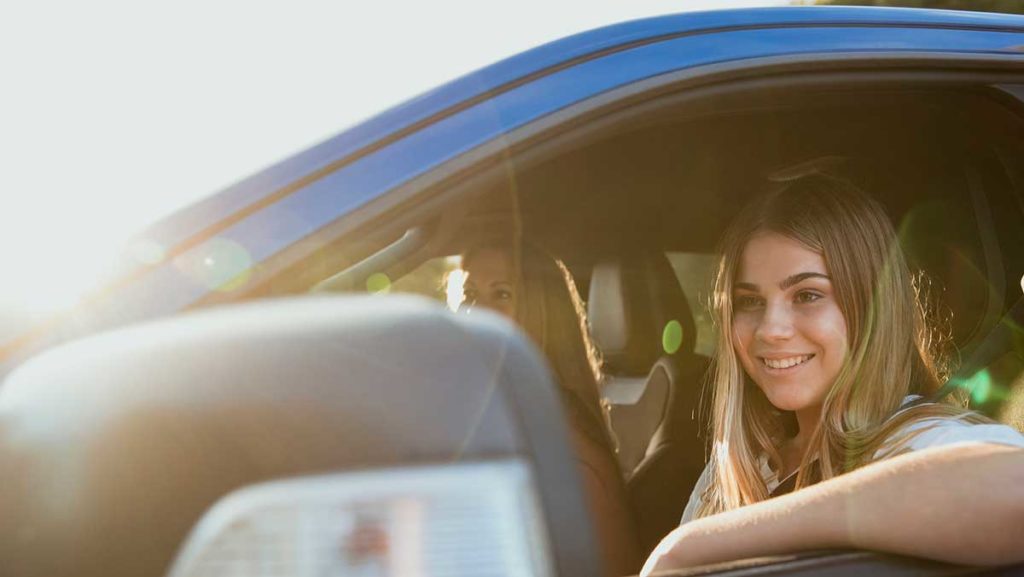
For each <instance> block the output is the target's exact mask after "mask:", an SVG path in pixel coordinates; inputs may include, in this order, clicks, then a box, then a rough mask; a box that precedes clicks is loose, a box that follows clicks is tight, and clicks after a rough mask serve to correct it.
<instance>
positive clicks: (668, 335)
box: [661, 319, 683, 355]
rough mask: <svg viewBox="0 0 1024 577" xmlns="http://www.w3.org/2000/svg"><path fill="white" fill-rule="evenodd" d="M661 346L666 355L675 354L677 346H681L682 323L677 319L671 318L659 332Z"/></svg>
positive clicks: (677, 349)
mask: <svg viewBox="0 0 1024 577" xmlns="http://www.w3.org/2000/svg"><path fill="white" fill-rule="evenodd" d="M661 346H662V348H663V349H665V354H668V355H674V354H676V352H678V351H679V347H681V346H683V325H681V324H680V323H679V321H677V320H675V319H673V320H670V321H669V322H668V324H666V325H665V330H663V331H662V332H661Z"/></svg>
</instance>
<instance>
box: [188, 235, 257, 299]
mask: <svg viewBox="0 0 1024 577" xmlns="http://www.w3.org/2000/svg"><path fill="white" fill-rule="evenodd" d="M174 264H175V266H176V267H177V268H178V270H179V271H181V272H182V273H183V274H185V275H186V276H188V277H189V278H191V279H192V280H193V281H195V282H197V283H199V284H201V285H203V286H205V287H207V288H209V289H213V290H218V291H233V290H236V289H238V288H240V287H241V286H243V285H245V283H246V282H248V280H249V278H250V277H251V276H252V265H253V262H252V256H250V254H249V251H248V250H246V249H245V247H244V246H242V245H241V244H239V243H237V242H235V241H233V240H230V239H226V238H214V239H211V240H209V241H207V242H205V243H203V244H202V245H200V246H198V247H196V248H195V249H193V250H190V251H188V252H186V253H185V254H183V255H181V256H179V257H178V258H176V259H174Z"/></svg>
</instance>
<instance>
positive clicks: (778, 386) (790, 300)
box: [732, 232, 847, 412]
mask: <svg viewBox="0 0 1024 577" xmlns="http://www.w3.org/2000/svg"><path fill="white" fill-rule="evenodd" d="M732 296H733V346H734V347H735V349H736V354H737V356H738V357H739V359H740V362H741V363H742V364H743V368H744V369H745V370H746V372H747V374H748V375H749V376H750V378H751V379H753V381H754V382H755V383H757V386H758V387H760V388H761V390H762V391H764V393H765V396H767V397H768V401H769V402H771V404H772V405H774V406H775V407H776V408H778V409H781V410H785V411H798V412H800V411H806V410H808V409H820V407H821V404H822V402H823V401H824V399H825V395H826V394H827V393H828V390H829V388H830V387H831V386H832V383H833V382H834V381H835V379H836V376H837V375H838V374H839V369H840V367H842V364H843V360H844V358H845V356H846V350H847V337H846V320H845V319H844V318H843V314H842V312H841V311H840V309H839V303H838V302H837V301H836V297H835V293H834V291H833V288H832V281H831V280H830V279H829V277H828V271H827V270H826V268H825V260H824V258H823V257H822V255H821V254H819V253H817V252H814V251H813V250H810V249H809V248H807V247H806V246H804V245H803V244H801V243H800V242H798V241H796V240H793V239H791V238H789V237H786V236H783V235H780V234H777V233H771V232H765V233H759V234H756V235H755V236H754V237H752V238H751V239H750V241H749V242H748V243H747V246H746V247H745V248H744V250H743V255H742V257H741V259H740V267H739V271H738V273H737V275H736V282H735V283H734V291H733V295H732Z"/></svg>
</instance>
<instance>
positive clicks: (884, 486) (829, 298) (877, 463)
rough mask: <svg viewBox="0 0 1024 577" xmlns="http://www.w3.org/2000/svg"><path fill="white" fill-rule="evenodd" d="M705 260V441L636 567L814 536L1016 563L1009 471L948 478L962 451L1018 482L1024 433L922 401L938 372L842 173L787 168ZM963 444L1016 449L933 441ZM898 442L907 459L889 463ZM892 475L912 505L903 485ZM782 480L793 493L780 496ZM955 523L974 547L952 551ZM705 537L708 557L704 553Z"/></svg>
mask: <svg viewBox="0 0 1024 577" xmlns="http://www.w3.org/2000/svg"><path fill="white" fill-rule="evenodd" d="M721 253H722V259H721V264H720V266H719V269H718V275H717V279H716V286H715V312H716V315H717V320H718V322H719V323H720V326H721V328H722V330H721V332H720V339H719V348H718V351H717V358H716V369H715V373H714V375H713V385H714V401H713V408H712V418H713V426H714V438H713V440H714V446H715V447H714V450H713V451H712V455H711V461H710V462H709V464H708V466H707V468H706V470H705V472H704V474H703V475H702V476H701V479H700V481H699V482H698V483H697V486H696V487H695V488H694V490H693V493H692V495H691V498H690V501H689V503H688V505H687V507H686V511H685V513H684V514H683V523H684V525H683V526H682V527H680V528H679V529H677V530H676V531H675V532H673V533H672V534H670V535H669V536H668V537H667V538H666V539H665V540H664V541H663V542H662V543H661V544H660V545H659V546H658V548H657V549H656V550H655V552H654V554H653V555H652V556H651V558H650V559H649V560H648V563H647V565H646V566H645V574H649V573H650V572H651V571H655V570H661V569H666V568H671V567H679V566H686V565H691V564H701V563H710V562H715V561H725V560H728V559H735V558H740V557H743V556H757V555H766V554H772V553H783V552H789V551H794V550H802V549H809V548H815V547H869V548H873V549H878V550H883V551H889V552H894V553H903V554H913V555H918V556H924V557H931V558H935V559H941V560H945V561H952V562H959V563H971V564H989V563H1001V562H1007V561H1012V560H1019V559H1020V558H1021V557H1020V552H1019V547H1018V546H1019V538H1020V536H1021V535H1020V533H1019V518H1015V515H1017V514H1018V513H1016V512H1012V511H1014V508H1015V507H1016V508H1017V511H1019V504H1017V503H1016V502H1015V499H1016V498H1017V497H1016V496H1015V495H1016V494H1019V491H1020V489H1019V487H1018V486H1017V483H1016V481H1015V479H1014V475H1003V476H995V477H988V479H989V483H988V484H987V485H984V484H977V485H975V486H966V487H965V486H964V485H960V486H958V485H957V484H956V483H957V482H961V483H962V480H960V479H956V480H955V479H954V477H955V476H958V475H961V474H962V471H963V469H964V467H965V459H966V458H967V457H970V458H971V459H972V460H975V459H980V461H975V462H974V463H972V464H971V465H970V467H994V470H1004V469H1006V470H1010V471H1012V470H1014V468H1016V469H1017V470H1018V473H1017V475H1018V476H1019V471H1020V467H1021V466H1022V465H1024V463H1022V459H1024V452H1022V451H1021V448H1024V436H1022V435H1021V434H1020V433H1018V432H1016V431H1014V430H1013V429H1011V428H1009V427H1007V426H1005V425H997V424H994V423H993V422H992V421H990V420H988V419H986V418H984V417H982V416H980V415H978V414H975V413H971V412H968V411H966V410H965V409H962V408H959V407H957V406H956V404H955V403H953V402H952V401H949V400H946V399H940V398H938V397H937V392H938V390H939V385H940V383H941V382H942V381H943V380H944V377H945V375H942V374H941V372H940V371H939V370H938V368H937V367H939V366H943V365H942V363H938V362H936V353H935V352H934V351H932V350H930V346H929V345H930V344H931V343H932V342H933V341H931V340H930V339H929V336H930V335H929V330H928V327H927V325H926V323H925V319H924V318H923V314H922V309H921V307H919V305H918V302H917V294H916V291H915V288H914V284H913V282H912V278H913V277H912V276H911V274H910V269H909V267H908V265H907V263H906V260H905V258H904V256H903V254H902V251H901V250H900V248H899V245H898V244H897V238H896V234H895V231H894V230H893V227H892V225H891V223H890V221H889V220H888V218H887V216H886V214H885V212H884V209H883V208H882V207H881V206H880V205H879V204H878V203H877V202H876V201H874V200H873V199H872V198H870V197H869V196H867V195H866V194H865V193H863V192H862V191H860V190H859V189H857V188H856V187H854V186H853V185H852V184H850V183H848V182H846V181H844V180H840V179H838V178H833V177H831V176H826V175H822V174H812V175H806V176H801V177H798V178H794V179H792V180H790V181H789V182H786V183H785V184H783V185H782V186H781V187H779V188H777V189H775V190H773V191H770V192H768V193H767V194H763V195H761V196H760V197H759V198H757V199H756V200H755V201H754V202H753V203H752V204H750V205H749V206H748V207H747V208H746V209H745V210H744V211H743V212H741V213H740V215H739V216H738V217H737V218H736V220H735V221H734V222H733V224H732V225H731V226H730V228H729V230H728V231H727V232H726V235H725V238H724V240H723V243H722V251H721ZM963 442H970V443H975V444H984V445H1009V446H1011V447H1016V449H1007V448H1006V447H971V448H970V449H971V450H972V451H975V452H973V453H972V452H970V451H968V452H964V451H963V450H962V447H960V448H956V449H954V448H952V447H951V446H952V445H955V444H958V443H963ZM912 451H914V452H920V453H921V454H915V455H914V457H913V458H912V459H905V458H901V457H899V456H900V455H903V454H904V453H908V452H912ZM985 451H992V452H990V453H986V452H985ZM978 455H985V456H983V457H978ZM892 457H896V458H892ZM922 469H927V471H928V473H927V476H926V478H924V479H922V478H921V473H920V471H921V470H922ZM915 471H916V472H915ZM911 477H915V479H911ZM812 485H813V486H812ZM907 486H915V487H916V488H918V489H920V490H921V493H920V494H922V495H925V497H921V499H923V500H922V501H919V502H916V503H915V500H914V498H913V497H911V496H909V495H905V493H906V487H907ZM982 487H984V488H983V489H982ZM794 489H805V490H802V491H795V492H793V494H792V495H785V494H786V493H789V492H792V491H794ZM963 491H970V492H971V495H972V496H971V498H970V499H966V500H962V499H961V500H960V501H961V502H963V501H966V502H968V503H969V504H970V505H969V506H970V507H972V508H974V507H978V508H980V509H984V510H985V511H986V512H985V513H982V514H981V517H979V518H983V519H984V521H983V522H981V521H979V522H978V523H977V524H972V523H964V522H962V519H963V518H967V517H968V515H967V511H965V510H962V511H959V513H958V512H957V509H956V504H955V503H956V502H957V501H958V499H957V497H958V496H959V497H962V496H963V495H962V492H963ZM981 492H984V493H985V495H991V497H990V498H989V500H988V501H984V499H983V498H982V495H980V494H979V493H981ZM780 495H784V497H779V496H780ZM900 495H904V498H905V502H902V504H901V507H900V508H899V509H894V508H889V509H888V511H887V513H888V512H891V513H892V514H893V517H889V516H888V514H882V513H881V512H882V511H886V509H887V507H879V506H878V505H877V504H878V503H882V502H892V501H894V500H897V499H899V498H901V497H899V496H900ZM771 497H779V498H776V499H772V498H771ZM854 501H856V502H857V503H858V504H857V505H852V504H851V503H853V502H854ZM935 502H942V503H949V504H950V506H949V508H948V509H947V508H945V507H935V506H934V503H935ZM936 509H941V511H939V512H937V513H936V512H935V511H934V510H936ZM924 510H930V511H929V512H922V511H924ZM782 511H785V514H781V512H782ZM825 511H827V512H826V513H823V512H825ZM1005 511H1011V512H1012V513H1009V514H1007V513H1006V512H1005ZM891 518H898V519H900V527H899V529H891V526H892V523H891V522H890V520H891ZM953 519H958V521H957V522H958V524H957V525H956V527H957V528H959V529H958V530H954V529H953V528H952V527H950V523H951V521H952V520H953ZM907 526H916V527H920V528H921V530H920V531H907V530H906V527H907ZM1014 531H1016V532H1017V533H1016V534H1014ZM965 533H966V534H969V535H970V539H971V540H973V542H974V543H975V544H976V545H977V547H976V548H974V547H968V548H966V549H967V550H965V548H964V547H963V545H964V543H962V542H960V541H959V540H960V539H967V537H966V536H965V535H964V534H965ZM766 535H776V536H777V535H785V537H784V538H782V539H777V538H776V539H766V538H765V536H766ZM865 536H869V537H865ZM712 538H714V539H716V540H717V542H718V543H719V545H718V547H717V548H716V549H715V550H710V549H708V548H707V547H706V543H707V542H708V541H709V540H710V539H712ZM954 543H955V544H956V545H958V546H959V548H957V547H956V546H954Z"/></svg>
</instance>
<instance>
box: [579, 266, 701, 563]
mask: <svg viewBox="0 0 1024 577" xmlns="http://www.w3.org/2000/svg"><path fill="white" fill-rule="evenodd" d="M587 310H588V314H589V320H590V325H591V331H592V333H593V337H594V341H595V343H596V344H597V346H598V347H599V348H600V350H601V353H602V355H603V357H604V372H605V378H604V382H603V383H602V396H603V397H604V398H605V400H606V401H607V402H608V404H609V419H610V422H611V428H612V430H613V431H614V432H615V434H616V436H617V441H618V455H619V461H620V466H621V467H622V470H623V473H624V475H625V477H626V480H627V491H628V494H629V499H630V502H631V505H632V507H633V509H634V514H635V516H636V521H637V527H638V531H639V540H640V544H641V549H642V551H643V552H644V553H645V554H646V553H649V552H650V551H651V550H652V549H653V548H654V546H655V545H656V544H657V543H658V541H659V540H660V539H661V538H662V537H664V536H665V535H666V534H667V533H668V532H669V531H671V530H672V529H673V528H674V527H675V526H677V525H678V524H679V519H680V517H681V516H682V513H683V509H684V508H685V506H686V501H687V499H688V498H689V496H690V492H691V490H692V488H693V486H694V484H695V483H696V481H697V478H698V477H699V476H700V473H701V471H703V468H704V464H705V461H706V458H705V457H706V450H705V441H704V439H705V435H704V434H703V433H702V430H701V425H702V421H701V419H700V418H699V417H700V415H699V413H700V410H699V406H700V399H701V392H702V390H703V384H704V378H705V374H706V372H707V369H708V364H709V360H708V359H707V357H703V356H701V355H698V354H696V353H694V346H695V344H696V327H695V323H694V319H693V314H692V313H691V311H690V307H689V305H688V303H687V301H686V297H685V295H684V294H683V291H682V289H681V288H680V286H679V282H678V280H677V278H676V276H675V273H674V272H673V270H672V267H671V265H670V264H669V261H668V259H667V257H666V256H665V255H664V254H663V253H641V254H633V255H628V256H616V257H614V258H610V259H606V260H602V261H600V262H598V263H596V265H595V266H594V268H593V273H592V275H591V278H590V290H589V298H588V305H587ZM673 321H674V323H676V326H675V327H674V328H669V326H670V323H673ZM678 328H681V329H682V339H681V342H680V343H672V342H670V341H671V340H672V339H671V338H665V337H666V334H667V333H671V332H672V331H673V330H677V329H678ZM676 345H678V346H676Z"/></svg>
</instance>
